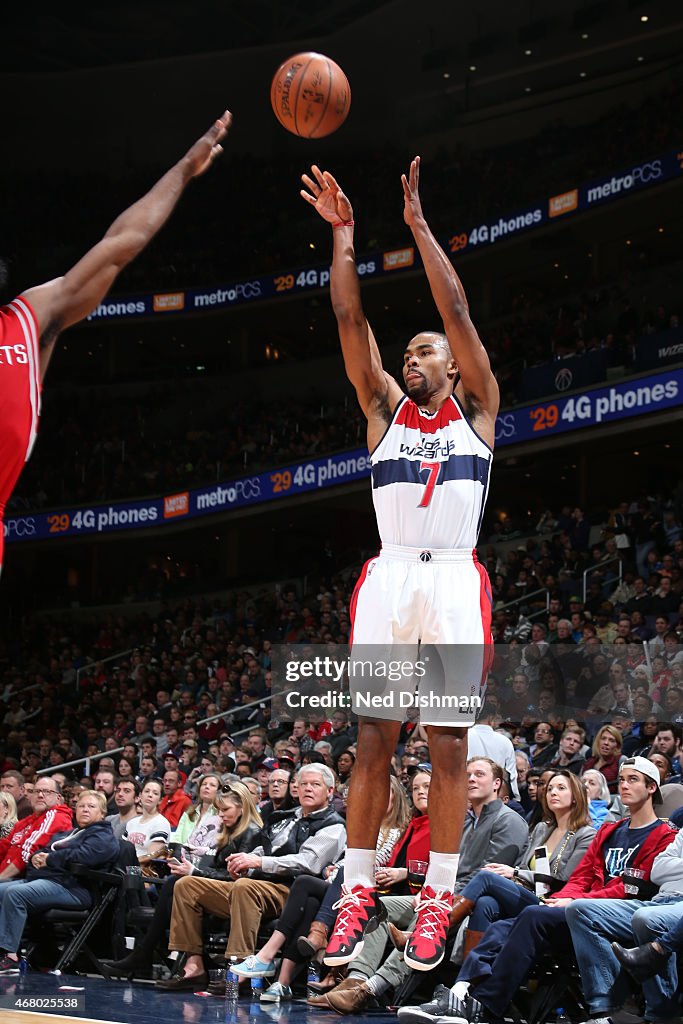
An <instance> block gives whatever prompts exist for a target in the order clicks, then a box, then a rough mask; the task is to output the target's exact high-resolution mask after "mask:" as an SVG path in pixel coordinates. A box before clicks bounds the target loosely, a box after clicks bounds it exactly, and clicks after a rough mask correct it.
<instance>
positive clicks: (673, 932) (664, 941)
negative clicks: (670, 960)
mask: <svg viewBox="0 0 683 1024" xmlns="http://www.w3.org/2000/svg"><path fill="white" fill-rule="evenodd" d="M657 903H659V900H657ZM671 912H672V914H673V915H674V916H675V915H676V914H677V920H676V921H674V918H673V917H672V918H671V919H670V920H669V921H668V922H667V925H668V930H667V931H665V932H663V933H660V934H659V935H653V936H652V937H651V938H650V937H649V936H648V937H647V938H645V939H642V940H640V938H639V935H640V930H641V919H640V918H639V917H638V916H636V919H635V920H634V922H633V932H634V935H635V936H636V937H637V938H638V939H639V944H640V945H642V944H643V943H644V942H654V940H655V939H657V941H658V943H659V945H660V946H663V948H664V949H666V950H668V951H669V953H680V952H683V899H682V900H681V901H680V902H679V904H678V907H677V908H676V907H673V906H671ZM647 927H648V929H649V930H652V927H653V923H652V920H648V922H647Z"/></svg>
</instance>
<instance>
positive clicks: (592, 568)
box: [583, 555, 624, 604]
mask: <svg viewBox="0 0 683 1024" xmlns="http://www.w3.org/2000/svg"><path fill="white" fill-rule="evenodd" d="M612 562H617V564H618V565H619V572H618V573H617V575H616V576H610V577H609V578H608V579H605V580H603V583H602V585H603V586H605V584H606V583H612V582H613V581H614V580H617V579H618V580H619V583H617V586H619V585H620V584H621V578H622V575H623V572H624V565H623V562H622V561H621V557H620V556H619V555H612V557H611V558H603V560H602V562H596V563H595V565H590V566H589V567H588V568H587V569H585V570H584V573H583V601H584V604H585V602H586V597H587V595H588V577H589V576H590V575H592V574H593V573H594V572H595V570H596V569H601V568H602V567H603V566H604V565H611V564H612Z"/></svg>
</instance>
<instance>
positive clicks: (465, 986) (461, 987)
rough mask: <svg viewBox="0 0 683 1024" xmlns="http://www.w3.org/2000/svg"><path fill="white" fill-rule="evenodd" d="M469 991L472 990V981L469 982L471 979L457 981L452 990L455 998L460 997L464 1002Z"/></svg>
mask: <svg viewBox="0 0 683 1024" xmlns="http://www.w3.org/2000/svg"><path fill="white" fill-rule="evenodd" d="M469 991H470V983H469V981H456V983H455V985H454V986H453V988H452V989H451V992H452V993H453V995H454V996H455V998H456V999H460V1000H462V1001H463V1002H464V1001H465V999H467V996H468V994H469Z"/></svg>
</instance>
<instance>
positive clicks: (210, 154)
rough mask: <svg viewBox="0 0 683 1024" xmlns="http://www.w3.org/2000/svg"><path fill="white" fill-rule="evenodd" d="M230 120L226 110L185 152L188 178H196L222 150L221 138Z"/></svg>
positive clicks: (223, 136) (230, 117) (230, 116)
mask: <svg viewBox="0 0 683 1024" xmlns="http://www.w3.org/2000/svg"><path fill="white" fill-rule="evenodd" d="M231 122H232V114H231V113H230V111H229V110H226V111H225V113H223V114H222V115H221V116H220V117H219V118H218V120H217V121H214V123H213V124H212V125H211V127H210V128H209V130H208V131H207V132H205V133H204V135H202V137H201V139H197V141H196V142H195V144H194V146H192V147H191V149H189V150H188V151H187V153H186V154H185V164H186V165H187V169H188V172H189V177H190V178H198V177H199V175H200V174H203V173H204V171H205V170H207V168H209V167H210V166H211V164H212V163H213V162H214V160H215V159H216V157H217V156H220V154H221V153H222V152H223V147H222V146H221V144H220V143H221V139H223V138H225V136H226V134H227V131H228V128H229V127H230V124H231Z"/></svg>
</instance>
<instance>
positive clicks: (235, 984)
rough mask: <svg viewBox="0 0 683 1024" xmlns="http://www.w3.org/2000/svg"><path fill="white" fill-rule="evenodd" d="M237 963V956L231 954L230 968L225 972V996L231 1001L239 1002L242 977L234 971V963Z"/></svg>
mask: <svg viewBox="0 0 683 1024" xmlns="http://www.w3.org/2000/svg"><path fill="white" fill-rule="evenodd" d="M236 963H237V957H235V956H231V957H230V960H229V961H228V969H227V971H226V972H225V998H226V1000H228V1001H229V1002H233V1003H235V1002H237V999H238V998H239V994H240V979H239V977H238V976H237V975H236V974H235V972H234V971H233V969H232V967H233V964H236Z"/></svg>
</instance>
